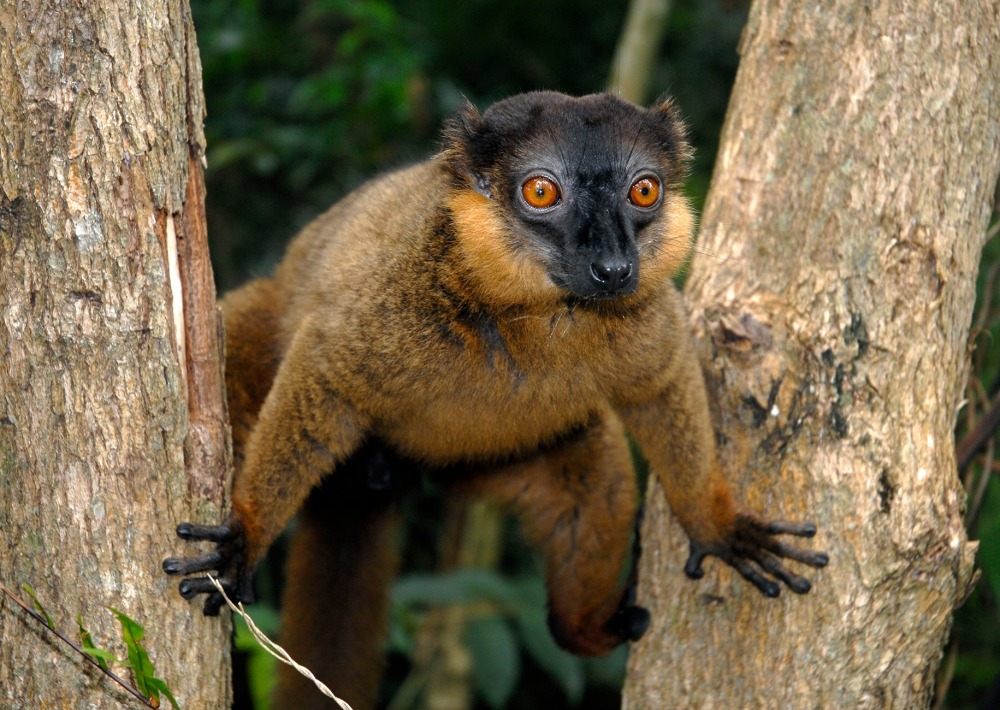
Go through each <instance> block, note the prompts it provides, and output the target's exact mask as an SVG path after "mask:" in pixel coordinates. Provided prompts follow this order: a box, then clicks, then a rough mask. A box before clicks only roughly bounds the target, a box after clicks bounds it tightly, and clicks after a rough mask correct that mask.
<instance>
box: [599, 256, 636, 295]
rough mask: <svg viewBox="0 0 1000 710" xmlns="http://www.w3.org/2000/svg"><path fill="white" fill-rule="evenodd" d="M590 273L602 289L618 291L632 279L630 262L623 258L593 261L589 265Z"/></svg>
mask: <svg viewBox="0 0 1000 710" xmlns="http://www.w3.org/2000/svg"><path fill="white" fill-rule="evenodd" d="M590 275H591V276H593V278H594V281H595V282H597V285H598V286H599V287H600V288H601V289H602V290H604V291H608V292H615V291H620V290H621V289H623V288H625V287H626V286H628V284H629V281H631V279H632V262H631V261H625V260H624V259H608V260H607V261H595V262H593V263H592V264H591V265H590Z"/></svg>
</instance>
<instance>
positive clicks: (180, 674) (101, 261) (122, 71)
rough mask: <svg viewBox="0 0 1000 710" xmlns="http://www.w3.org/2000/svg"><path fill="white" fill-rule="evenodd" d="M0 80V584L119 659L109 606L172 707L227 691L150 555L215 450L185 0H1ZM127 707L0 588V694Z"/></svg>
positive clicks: (215, 480) (196, 503)
mask: <svg viewBox="0 0 1000 710" xmlns="http://www.w3.org/2000/svg"><path fill="white" fill-rule="evenodd" d="M0 87H2V89H0V92H2V100H0V274H2V280H0V530H2V535H3V541H4V544H3V545H0V582H2V583H3V584H4V585H5V586H6V587H7V588H9V589H12V590H16V591H20V588H21V585H22V584H23V583H28V584H30V585H32V586H33V587H34V588H35V590H37V593H38V597H39V599H40V600H41V603H42V604H43V605H44V607H45V609H46V611H47V612H48V613H49V614H50V615H51V616H52V617H53V620H54V621H55V623H56V625H57V626H58V627H59V628H60V629H61V630H63V631H64V632H66V633H67V634H68V635H69V636H71V637H75V636H77V626H76V618H77V614H78V613H79V614H80V615H81V618H82V621H83V624H84V625H85V626H86V627H87V628H88V629H89V630H90V632H91V633H92V634H93V636H94V641H95V643H96V644H97V645H98V646H100V647H103V648H107V649H108V650H110V651H112V652H114V653H115V654H116V655H118V656H119V657H124V656H125V653H126V650H125V646H124V644H123V643H122V641H121V636H122V634H121V630H120V628H119V626H118V623H117V621H115V620H114V618H113V617H112V616H111V614H110V613H109V611H108V609H107V608H106V607H109V606H110V607H115V608H117V609H120V610H121V611H123V612H125V613H126V614H128V615H129V616H131V617H132V618H134V619H136V620H137V621H138V622H139V623H140V624H142V625H143V626H144V628H145V632H146V639H145V646H146V648H147V650H148V652H149V655H150V658H151V660H152V662H153V663H154V664H155V666H156V674H157V676H159V677H160V678H163V679H164V680H165V681H166V683H167V685H168V686H169V687H170V689H171V690H172V692H173V694H174V696H175V697H176V698H177V700H178V701H179V702H180V704H181V706H182V707H186V708H223V707H227V706H228V705H229V702H230V700H229V699H230V695H231V691H230V673H229V665H228V658H229V653H228V649H229V634H228V629H227V628H226V626H225V625H223V624H220V623H219V621H218V620H216V619H212V620H205V619H203V618H202V616H201V615H200V614H199V613H198V612H197V610H196V609H191V608H189V607H188V605H187V604H186V603H185V602H184V601H183V600H182V599H181V598H180V597H179V596H178V595H177V592H176V587H175V583H174V582H172V581H170V580H169V579H168V578H167V577H166V575H164V574H163V573H162V572H161V569H160V563H161V560H162V559H163V558H164V557H165V556H167V555H169V554H171V553H175V552H177V551H178V550H179V549H180V547H181V543H180V542H179V541H178V540H176V538H175V537H174V532H173V529H174V527H175V525H176V523H177V522H178V521H180V520H185V519H197V520H208V521H211V520H217V519H219V517H220V510H221V509H222V508H223V507H224V505H225V501H224V493H223V491H224V490H225V486H224V484H225V474H226V466H227V454H226V452H227V442H226V436H225V432H226V425H225V420H224V412H223V406H222V387H221V379H220V364H219V345H218V342H219V338H218V327H217V313H216V309H215V294H214V289H213V286H212V278H211V268H210V266H209V263H208V260H207V246H206V239H205V230H204V209H203V207H204V205H203V191H204V188H203V180H202V169H201V156H202V154H203V150H204V136H203V134H202V119H203V113H204V110H203V98H202V92H201V66H200V63H199V59H198V49H197V46H196V44H195V37H194V30H193V27H192V24H191V17H190V11H189V7H188V3H187V2H186V1H183V2H167V1H166V0H148V1H146V2H142V3H133V2H127V1H126V0H91V1H90V2H81V3H62V2H55V1H54V0H43V1H42V2H25V1H24V0H21V1H20V2H16V3H14V2H10V3H6V4H4V5H2V6H0ZM185 465H187V467H188V468H189V469H190V470H189V472H187V471H186V470H185ZM126 675H127V674H126ZM163 702H164V704H165V705H166V701H165V700H164V701H163ZM136 705H137V701H136V700H135V699H134V698H132V697H131V696H129V695H126V694H125V693H124V692H123V691H122V690H121V689H119V688H118V687H117V686H116V685H113V684H111V683H110V682H108V680H107V679H106V678H105V677H104V676H103V675H102V674H100V673H98V672H95V670H94V669H93V667H92V666H90V665H88V664H86V663H84V662H82V661H81V659H80V657H79V656H77V655H75V654H74V653H73V652H72V651H71V650H70V649H69V648H68V647H66V646H65V645H63V644H61V643H59V642H57V641H56V640H55V639H54V637H53V636H52V635H51V634H50V633H48V632H47V631H45V630H44V628H42V627H41V626H40V625H39V624H37V623H36V622H35V621H34V620H32V619H31V618H29V617H28V615H27V614H26V613H24V612H23V611H22V610H21V609H19V608H18V607H17V606H15V605H14V604H12V603H11V602H10V601H9V600H7V599H3V601H2V602H0V707H3V708H18V707H25V708H49V707H88V708H120V707H123V706H126V707H128V706H136Z"/></svg>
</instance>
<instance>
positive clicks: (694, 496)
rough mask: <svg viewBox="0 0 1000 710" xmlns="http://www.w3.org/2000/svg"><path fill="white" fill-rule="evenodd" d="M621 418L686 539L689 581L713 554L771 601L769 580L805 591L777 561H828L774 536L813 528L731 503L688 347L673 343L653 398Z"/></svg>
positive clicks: (808, 533) (773, 589)
mask: <svg viewBox="0 0 1000 710" xmlns="http://www.w3.org/2000/svg"><path fill="white" fill-rule="evenodd" d="M622 418H623V419H624V421H625V425H626V427H627V428H628V430H629V432H630V433H631V434H632V436H633V437H634V438H635V440H636V442H637V443H638V444H639V447H640V448H641V449H642V451H643V453H644V454H645V456H646V458H647V459H648V460H649V463H650V468H651V470H652V472H653V473H654V474H655V476H656V478H657V480H658V481H659V482H660V484H661V485H662V487H663V491H664V493H665V494H666V498H667V502H668V503H669V504H670V508H671V510H672V511H673V513H674V515H675V516H676V517H677V519H678V521H679V522H680V523H681V526H682V527H683V528H684V530H685V532H686V533H687V535H688V538H689V539H690V543H691V549H690V555H689V557H688V560H687V563H686V564H685V566H684V572H685V573H686V574H687V575H688V576H689V577H691V578H692V579H697V578H699V577H701V576H702V574H704V573H703V571H702V568H701V563H702V561H703V560H704V558H705V557H706V556H708V555H713V556H715V557H718V558H719V559H720V560H722V561H723V562H725V563H726V564H728V565H730V566H732V567H734V568H735V569H736V570H737V571H738V572H739V573H740V574H741V575H742V576H743V577H744V578H745V579H746V580H747V581H749V582H750V583H751V584H753V585H754V586H755V587H756V588H757V589H758V590H760V591H761V593H763V594H765V595H767V596H769V597H776V596H778V594H779V593H780V590H781V588H780V586H779V585H778V584H777V583H776V582H775V581H774V580H772V579H770V578H769V576H770V577H773V578H775V579H777V580H778V581H780V582H782V583H784V584H785V585H786V586H787V587H788V588H789V589H791V590H792V591H793V592H796V593H798V594H804V593H806V592H808V591H809V589H810V587H811V585H810V583H809V580H807V579H805V578H804V577H801V576H799V575H797V574H794V573H793V572H791V571H789V570H788V569H787V568H786V567H785V565H784V563H783V562H782V559H791V560H795V561H797V562H801V563H803V564H806V565H809V566H811V567H816V568H820V567H823V566H825V565H826V564H827V562H828V557H827V555H826V554H824V553H822V552H812V551H808V550H803V549H800V548H798V547H794V546H792V545H789V544H787V543H784V542H782V541H780V540H778V539H776V538H775V537H774V536H775V535H780V534H788V535H794V536H797V537H812V536H813V535H815V533H816V526H815V525H813V524H812V523H789V522H768V521H766V520H764V519H762V518H761V517H759V516H758V515H756V514H754V513H752V512H749V511H745V510H742V509H741V508H740V507H738V506H737V505H736V504H735V503H734V501H733V500H732V496H731V494H730V490H729V485H728V484H727V483H726V480H725V477H724V476H723V473H722V470H721V468H720V466H719V463H718V459H717V456H716V451H715V435H714V432H713V430H712V423H711V419H710V415H709V409H708V402H707V396H706V393H705V386H704V380H703V379H702V373H701V369H700V367H699V365H698V361H697V359H696V358H695V356H694V353H693V348H692V346H691V344H690V343H687V342H684V343H681V344H679V345H678V350H677V351H676V353H675V359H674V362H673V363H672V364H671V371H670V373H669V376H668V377H665V378H664V381H663V384H662V385H661V387H660V388H659V391H658V393H657V394H656V395H655V396H654V397H652V398H650V399H648V400H647V401H645V402H642V403H640V404H632V405H630V406H627V407H624V408H623V409H622Z"/></svg>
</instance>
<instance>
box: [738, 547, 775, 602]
mask: <svg viewBox="0 0 1000 710" xmlns="http://www.w3.org/2000/svg"><path fill="white" fill-rule="evenodd" d="M730 564H732V566H733V567H735V568H736V571H737V572H739V573H740V574H741V575H743V578H744V579H745V580H747V581H748V582H750V584H752V585H753V586H755V587H757V589H759V590H760V593H761V594H763V595H765V596H768V597H772V598H773V597H776V596H778V595H779V594H781V587H779V586H778V585H777V584H775V583H774V582H772V581H771V580H769V579H767V578H766V577H765V576H764V575H762V574H761V573H760V572H758V571H757V568H756V567H754V566H753V565H752V564H750V562H749V561H748V560H746V559H745V558H743V557H734V558H733V560H732V562H731V563H730Z"/></svg>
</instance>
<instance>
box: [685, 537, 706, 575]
mask: <svg viewBox="0 0 1000 710" xmlns="http://www.w3.org/2000/svg"><path fill="white" fill-rule="evenodd" d="M707 556H708V553H707V552H706V551H705V550H703V549H702V548H701V546H700V545H695V544H694V543H693V542H692V543H691V554H690V555H689V556H688V558H687V562H685V563H684V574H686V575H687V576H688V577H690V578H691V579H701V578H702V577H704V576H705V570H703V569H702V568H701V563H702V561H703V560H704V559H705V557H707Z"/></svg>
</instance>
